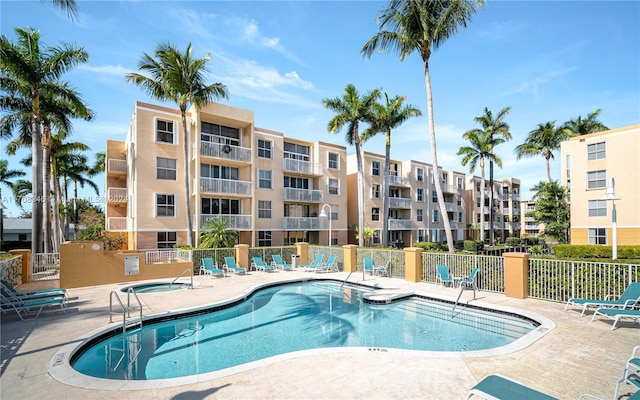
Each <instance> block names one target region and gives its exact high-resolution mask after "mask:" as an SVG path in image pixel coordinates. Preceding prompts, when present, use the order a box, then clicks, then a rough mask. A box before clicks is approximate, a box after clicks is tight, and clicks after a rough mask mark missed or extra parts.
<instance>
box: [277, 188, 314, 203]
mask: <svg viewBox="0 0 640 400" xmlns="http://www.w3.org/2000/svg"><path fill="white" fill-rule="evenodd" d="M282 199H283V200H284V201H301V202H304V203H322V201H323V200H324V193H323V192H322V190H311V189H295V188H284V189H283V191H282Z"/></svg>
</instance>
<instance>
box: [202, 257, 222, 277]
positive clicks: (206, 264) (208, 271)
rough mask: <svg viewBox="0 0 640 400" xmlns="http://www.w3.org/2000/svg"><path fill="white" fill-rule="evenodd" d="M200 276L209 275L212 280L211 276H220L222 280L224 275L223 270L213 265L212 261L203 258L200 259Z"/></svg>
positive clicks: (208, 258)
mask: <svg viewBox="0 0 640 400" xmlns="http://www.w3.org/2000/svg"><path fill="white" fill-rule="evenodd" d="M200 274H201V275H202V274H204V275H210V276H211V277H212V278H213V276H214V275H215V276H220V275H222V277H223V278H224V277H225V276H226V275H225V273H224V270H223V269H220V268H218V267H217V266H216V265H215V264H214V263H213V259H212V258H210V257H203V258H202V265H201V266H200Z"/></svg>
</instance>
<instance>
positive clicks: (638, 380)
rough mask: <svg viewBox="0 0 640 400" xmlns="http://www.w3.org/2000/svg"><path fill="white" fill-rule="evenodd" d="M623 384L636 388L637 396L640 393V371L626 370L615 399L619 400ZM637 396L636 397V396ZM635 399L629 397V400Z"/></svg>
mask: <svg viewBox="0 0 640 400" xmlns="http://www.w3.org/2000/svg"><path fill="white" fill-rule="evenodd" d="M622 384H627V385H631V386H633V387H634V388H635V390H636V394H638V393H640V371H637V370H635V369H633V368H625V369H624V370H623V371H622V378H621V379H620V380H619V381H618V383H617V384H616V394H615V395H614V396H613V398H614V399H616V400H617V399H618V396H619V394H620V386H621V385H622ZM634 396H635V395H634ZM630 398H633V396H631V397H627V399H630Z"/></svg>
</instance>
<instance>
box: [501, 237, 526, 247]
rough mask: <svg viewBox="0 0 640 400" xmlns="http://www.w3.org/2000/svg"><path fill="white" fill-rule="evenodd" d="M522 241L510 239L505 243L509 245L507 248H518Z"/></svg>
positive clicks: (514, 238)
mask: <svg viewBox="0 0 640 400" xmlns="http://www.w3.org/2000/svg"><path fill="white" fill-rule="evenodd" d="M521 242H522V241H521V240H520V238H519V237H508V238H507V240H506V241H505V243H506V244H507V246H512V247H513V246H517V245H519V244H520V243H521Z"/></svg>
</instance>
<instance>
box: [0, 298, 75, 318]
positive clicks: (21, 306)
mask: <svg viewBox="0 0 640 400" xmlns="http://www.w3.org/2000/svg"><path fill="white" fill-rule="evenodd" d="M64 304H65V303H64V298H63V297H50V298H41V299H31V300H26V301H19V302H14V301H11V300H10V299H7V298H6V297H5V296H4V295H3V296H1V297H0V308H1V309H2V313H3V314H6V313H7V311H15V312H16V314H18V317H20V319H21V320H23V321H27V320H30V319H36V318H38V316H39V315H40V313H41V312H42V310H43V309H44V308H45V307H47V306H59V309H60V310H62V311H64V313H66V312H67V311H66V310H65V308H64V307H65V305H64ZM27 317H28V318H27Z"/></svg>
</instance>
